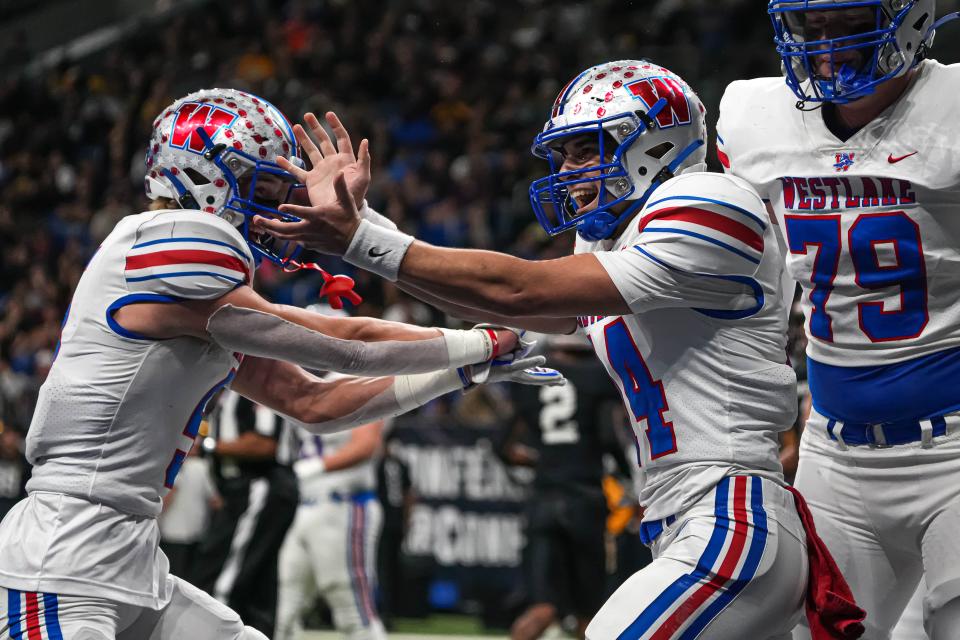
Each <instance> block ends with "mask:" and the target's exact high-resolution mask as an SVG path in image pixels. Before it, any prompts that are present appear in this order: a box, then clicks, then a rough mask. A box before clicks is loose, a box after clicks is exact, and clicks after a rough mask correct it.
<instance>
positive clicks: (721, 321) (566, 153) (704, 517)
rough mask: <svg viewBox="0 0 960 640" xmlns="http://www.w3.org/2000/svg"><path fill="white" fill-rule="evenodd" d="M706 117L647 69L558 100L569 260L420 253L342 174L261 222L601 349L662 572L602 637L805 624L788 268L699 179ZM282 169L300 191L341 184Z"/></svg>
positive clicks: (750, 202)
mask: <svg viewBox="0 0 960 640" xmlns="http://www.w3.org/2000/svg"><path fill="white" fill-rule="evenodd" d="M704 114H705V110H704V108H703V106H702V104H701V102H700V100H699V99H698V98H697V96H696V95H695V94H694V92H693V91H692V90H691V89H690V87H689V86H687V84H686V83H685V82H684V81H683V80H682V79H680V78H679V77H678V76H676V75H675V74H673V73H671V72H670V71H668V70H666V69H663V68H661V67H659V66H657V65H654V64H651V63H649V62H644V61H633V60H626V61H619V62H610V63H606V64H602V65H599V66H596V67H592V68H590V69H587V70H585V71H583V72H582V73H581V74H579V75H578V76H577V77H576V78H574V79H573V80H572V81H571V82H569V83H568V84H567V85H566V86H565V87H564V89H563V90H562V91H561V92H560V95H559V96H558V97H557V100H556V102H555V103H554V105H553V109H552V112H551V114H550V118H549V119H548V121H547V124H546V126H545V127H544V131H543V133H541V134H540V135H538V136H537V138H536V141H535V145H534V152H535V153H536V154H537V155H539V156H541V157H543V158H545V159H546V160H547V161H548V162H549V163H550V167H551V172H550V175H548V176H547V177H545V178H543V179H541V180H538V181H536V182H534V183H533V185H532V186H531V200H532V203H533V206H534V208H535V210H536V213H537V215H538V217H539V219H540V221H541V223H542V224H543V226H544V227H545V228H546V230H547V231H548V232H550V233H558V232H561V231H564V230H567V229H572V228H576V229H577V232H578V237H577V244H576V249H575V255H573V256H570V257H565V258H561V259H557V260H547V261H524V260H520V259H517V258H514V257H511V256H508V255H505V254H499V253H492V252H485V251H470V250H457V249H441V248H438V247H434V246H431V245H428V244H425V243H422V242H415V241H414V238H412V237H410V236H407V235H405V234H403V233H400V232H399V231H397V230H396V228H395V227H393V225H392V224H391V223H389V221H386V220H385V219H383V218H382V217H380V216H379V214H376V213H375V212H373V211H371V210H370V208H369V207H368V206H366V205H364V206H362V207H360V210H359V211H358V210H357V208H356V205H355V203H354V202H353V199H352V194H351V193H350V191H351V190H350V189H348V183H349V182H350V181H349V180H348V179H347V178H346V177H344V176H337V177H336V178H335V179H334V184H335V186H336V189H337V191H338V193H339V194H340V195H339V198H338V202H336V203H332V204H331V203H329V202H324V201H322V200H320V199H317V198H311V202H312V203H313V205H314V206H311V207H299V206H290V207H287V208H285V209H284V210H285V211H287V212H288V213H292V214H295V215H297V216H298V217H301V218H303V220H302V221H300V222H293V223H290V222H283V221H276V220H273V221H272V220H266V219H260V218H258V219H256V220H255V223H254V224H255V225H258V226H259V227H260V228H263V229H266V230H269V231H270V232H271V233H273V234H274V235H275V237H276V238H278V239H279V240H285V241H296V242H301V243H304V244H306V245H308V246H311V247H313V248H316V249H319V250H321V251H327V252H332V253H338V254H343V255H344V257H345V259H346V260H347V261H349V262H351V263H353V264H355V265H357V266H360V267H363V268H365V269H368V270H370V271H373V272H375V273H378V274H380V275H382V276H384V277H386V278H388V279H390V280H394V281H397V282H398V283H399V284H400V286H401V287H402V288H405V289H407V290H408V291H411V292H412V293H414V294H415V295H419V296H420V297H421V298H423V299H425V300H427V301H431V302H434V303H435V304H437V305H438V306H440V307H442V308H445V309H447V310H449V311H453V312H458V313H461V314H462V315H464V316H466V317H478V318H483V319H486V320H490V321H493V320H501V321H502V320H503V316H508V317H509V318H510V322H512V323H514V324H516V325H518V326H523V327H527V328H532V329H538V330H541V331H547V332H553V333H569V332H572V331H575V330H578V328H579V330H581V331H583V332H585V333H586V335H587V336H589V338H590V340H591V342H592V343H593V347H594V350H595V351H596V353H597V355H598V357H599V358H600V360H601V361H602V362H603V364H604V365H605V367H606V369H607V371H608V373H609V374H610V376H611V377H612V379H613V381H614V383H615V384H616V385H617V387H618V388H619V389H620V391H621V393H622V395H623V397H624V401H625V403H626V406H627V409H628V413H629V415H630V416H631V418H632V422H633V427H634V433H635V436H636V441H637V446H638V456H639V461H640V464H641V468H642V470H643V475H644V483H643V487H642V490H641V494H640V499H641V502H642V503H643V505H644V506H645V508H646V511H645V518H644V522H643V525H642V535H643V537H644V539H645V541H646V542H647V543H648V544H650V545H651V546H652V549H653V552H654V557H655V560H654V562H653V563H652V564H651V565H650V566H648V567H647V568H645V569H644V570H642V571H641V572H639V573H637V574H635V575H634V576H632V577H631V578H630V579H629V580H627V581H626V582H625V583H624V584H623V585H622V586H621V587H620V588H619V589H618V590H617V592H616V593H614V595H613V596H612V597H611V598H610V599H609V600H608V601H607V603H606V604H605V605H604V606H603V607H602V608H601V610H600V611H599V612H598V613H597V615H596V617H595V618H594V619H593V621H592V622H591V623H590V625H589V626H588V628H587V631H586V637H588V638H590V639H591V640H608V639H613V638H632V639H640V638H643V639H650V638H657V639H667V638H674V639H676V638H694V637H697V636H700V635H701V634H702V636H703V637H709V638H715V639H721V640H723V639H729V640H733V639H737V640H739V639H742V638H757V639H778V640H780V639H783V638H789V634H790V630H791V629H792V628H793V626H794V625H795V624H796V623H797V621H798V620H799V618H800V616H801V611H802V605H803V602H804V594H805V589H806V586H807V575H808V572H807V560H808V554H807V545H806V543H805V540H806V533H805V529H804V526H803V525H802V523H801V519H800V517H799V515H798V509H797V507H796V505H795V500H794V496H792V495H791V493H790V492H789V491H788V490H787V489H786V488H785V487H784V482H783V478H782V473H781V468H780V464H779V461H778V457H777V432H779V431H781V430H784V429H786V428H787V427H788V426H789V425H790V424H791V423H792V421H793V418H794V414H795V404H796V403H795V399H794V398H795V395H794V394H795V378H794V375H793V371H792V369H791V368H790V367H789V366H788V365H787V364H786V362H785V355H784V347H785V345H784V342H785V330H786V307H785V303H784V301H783V299H782V297H781V295H780V290H781V287H782V284H783V283H782V282H781V277H782V275H783V266H782V263H781V261H782V258H781V256H780V254H779V252H778V250H777V243H776V239H775V236H774V235H773V230H772V225H770V224H769V223H768V222H767V220H766V212H765V210H764V207H763V203H762V202H761V200H760V198H759V197H758V196H757V194H756V192H755V191H754V190H753V189H752V188H751V187H750V186H749V185H748V184H747V183H746V182H744V181H742V180H740V179H738V178H734V177H730V176H724V175H721V174H709V173H703V172H701V171H700V170H701V169H702V168H703V165H702V162H703V159H704V155H705V147H704V143H705V140H706V127H705V121H704ZM328 118H329V119H331V121H332V122H333V121H334V120H333V116H332V114H330V115H328ZM307 122H308V124H311V122H313V123H316V121H315V120H313V121H311V120H310V119H309V118H308V120H307ZM316 125H317V126H312V125H311V128H312V129H313V130H314V132H315V134H316V135H317V136H318V137H319V138H320V139H321V140H324V139H325V138H326V135H325V134H324V133H323V131H322V129H321V128H320V127H319V123H316ZM301 142H302V143H303V144H304V146H307V144H308V141H306V140H301ZM327 145H328V148H329V149H331V150H332V145H330V144H329V140H327ZM281 163H282V164H283V165H284V166H285V168H287V169H288V170H289V171H291V172H292V173H294V175H296V176H297V178H298V179H299V180H302V181H305V182H306V183H307V184H308V185H309V184H311V183H313V182H322V181H324V180H328V179H329V178H330V176H328V175H321V173H319V172H316V175H311V173H314V172H306V171H303V170H301V169H298V168H297V167H294V166H293V165H290V164H289V163H287V162H284V161H281ZM818 551H819V550H816V552H818ZM813 553H815V550H813V549H811V554H813ZM818 557H822V556H818ZM831 577H836V576H831ZM839 580H841V581H842V578H840V579H839ZM812 583H815V584H817V585H820V584H823V583H821V582H820V577H818V578H817V579H816V580H814V581H812ZM841 591H842V588H841ZM841 617H842V616H841ZM851 622H852V621H849V620H847V621H845V622H844V623H842V624H847V623H851ZM852 624H853V625H854V626H855V625H856V623H855V622H852ZM851 637H852V636H851Z"/></svg>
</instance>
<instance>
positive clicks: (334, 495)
mask: <svg viewBox="0 0 960 640" xmlns="http://www.w3.org/2000/svg"><path fill="white" fill-rule="evenodd" d="M329 497H330V501H331V502H354V503H357V504H363V503H365V502H369V501H370V500H374V499H376V497H377V494H376V493H374V492H373V491H358V492H357V493H344V492H342V491H331V492H330V494H329ZM323 502H325V501H324V500H323V499H322V498H304V497H302V496H301V498H300V504H301V505H302V506H305V507H309V506H312V505H315V504H321V503H323Z"/></svg>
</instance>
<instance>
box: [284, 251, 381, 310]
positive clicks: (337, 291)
mask: <svg viewBox="0 0 960 640" xmlns="http://www.w3.org/2000/svg"><path fill="white" fill-rule="evenodd" d="M302 269H306V270H308V271H316V272H317V273H319V274H320V277H321V278H323V286H322V287H320V293H319V294H318V295H317V297H318V298H320V299H321V300H322V299H323V298H324V297H326V298H327V300H328V301H329V303H330V306H331V307H332V308H334V309H343V299H344V298H346V299H347V301H348V302H349V303H350V304H352V305H353V306H357V305H358V304H360V303H361V302H363V298H361V297H360V294H359V293H357V292H356V291H354V290H353V288H354V287H355V286H356V283H354V281H353V278H351V277H350V276H345V275H343V274H337V275H332V274H330V273H328V272H327V271H326V270H325V269H323V268H322V267H321V266H320V265H318V264H317V263H316V262H300V261H298V260H289V261H288V262H287V263H286V264H285V265H284V266H283V271H284V273H295V272H297V271H300V270H302Z"/></svg>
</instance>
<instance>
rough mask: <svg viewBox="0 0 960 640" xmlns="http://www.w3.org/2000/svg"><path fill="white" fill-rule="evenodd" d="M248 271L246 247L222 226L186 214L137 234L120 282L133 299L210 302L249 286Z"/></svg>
mask: <svg viewBox="0 0 960 640" xmlns="http://www.w3.org/2000/svg"><path fill="white" fill-rule="evenodd" d="M167 216H169V217H167ZM188 216H189V217H188ZM254 268H255V266H254V260H253V255H252V254H251V253H250V249H249V247H248V246H247V243H246V242H245V241H244V240H243V238H242V237H241V236H240V234H239V232H237V231H236V230H235V229H234V228H233V227H231V226H230V225H229V224H228V223H227V222H226V221H225V220H222V219H220V218H217V217H215V216H213V215H211V214H202V213H199V212H197V213H194V212H188V213H184V214H180V215H178V216H176V217H174V216H173V215H170V214H166V215H159V216H157V218H155V219H153V220H151V221H150V222H148V223H146V224H144V225H143V226H142V227H141V228H140V229H139V231H138V234H137V239H136V241H135V242H134V244H133V246H132V247H131V248H130V250H129V251H128V252H127V255H126V263H125V265H124V278H125V279H126V283H127V288H128V289H129V290H130V291H131V292H134V293H153V294H160V295H167V296H172V297H175V298H186V299H200V300H210V299H213V298H218V297H220V296H222V295H224V294H225V293H228V292H229V291H231V290H232V289H234V288H235V287H237V286H239V285H241V284H250V283H251V282H252V279H253V271H254Z"/></svg>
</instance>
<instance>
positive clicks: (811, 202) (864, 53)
mask: <svg viewBox="0 0 960 640" xmlns="http://www.w3.org/2000/svg"><path fill="white" fill-rule="evenodd" d="M769 12H770V15H771V16H772V18H773V23H774V26H775V29H776V41H777V47H778V50H779V52H780V55H781V56H782V58H783V68H784V73H785V75H786V83H784V81H783V78H759V79H755V80H748V81H740V82H734V83H733V84H731V85H730V86H729V87H728V88H727V90H726V94H725V95H724V98H723V101H722V103H721V114H720V123H719V125H718V134H719V138H720V140H721V141H722V142H720V143H718V148H719V150H720V160H721V162H722V163H723V164H724V165H725V166H726V168H727V170H728V172H729V173H730V174H732V175H735V176H738V177H741V178H743V179H745V180H747V181H749V182H750V183H751V184H752V185H753V186H754V187H755V188H756V189H757V191H758V192H759V193H760V194H761V195H762V196H763V197H764V198H765V199H767V200H768V201H769V203H770V206H771V207H772V210H773V212H774V214H775V218H776V220H775V221H776V223H777V227H778V229H779V233H780V235H781V236H782V238H783V242H784V243H785V245H786V247H787V254H786V259H787V268H788V269H789V271H790V275H791V276H793V278H795V279H796V280H797V281H799V282H800V284H801V285H802V287H803V309H804V314H805V316H806V333H807V337H808V347H807V355H808V367H807V370H808V372H809V380H810V391H811V394H812V399H813V410H812V411H811V414H810V419H809V420H808V421H807V423H806V431H805V433H804V434H803V439H802V444H801V449H800V466H799V471H798V473H797V478H796V485H797V487H798V488H799V489H800V490H801V491H802V492H803V494H804V495H805V496H806V497H807V499H808V500H809V503H810V508H811V510H812V512H813V514H814V517H815V518H816V523H817V528H818V530H819V531H820V533H821V535H822V536H823V540H824V541H825V542H826V543H827V545H828V546H829V548H830V550H831V552H832V553H833V554H834V556H835V557H836V559H837V563H838V564H839V566H840V568H841V569H842V570H843V573H844V575H845V576H846V578H847V579H848V580H849V583H850V587H851V589H852V590H853V594H854V595H855V596H856V598H857V600H858V602H859V603H860V604H861V605H863V606H864V608H865V609H866V610H867V620H866V627H867V631H866V637H868V638H877V639H879V640H883V639H884V638H888V637H890V631H891V628H892V627H893V625H894V624H895V623H896V621H897V618H898V617H899V615H900V613H901V611H902V610H903V608H904V605H905V603H906V602H907V600H908V598H909V597H910V594H911V593H913V591H914V589H915V588H916V585H917V582H918V580H919V579H920V577H921V574H922V573H924V572H925V574H926V585H927V588H926V593H925V597H924V610H925V612H924V617H925V627H926V630H927V633H928V634H929V635H930V636H931V637H932V638H934V639H935V640H942V639H945V638H957V637H960V636H958V633H960V538H958V537H957V525H958V523H960V439H958V438H960V436H958V434H957V426H958V424H960V416H958V415H957V411H958V410H960V393H958V391H957V382H956V371H957V368H958V367H960V326H958V324H957V313H958V310H960V250H958V246H960V245H958V238H960V218H958V216H957V211H958V209H960V151H958V146H957V130H956V122H957V119H956V112H957V108H958V105H960V101H958V98H957V95H958V94H957V87H958V86H960V67H958V66H956V65H952V66H944V65H941V64H939V63H938V62H936V61H934V60H927V59H925V57H926V54H927V52H928V50H929V47H930V45H931V43H932V41H933V36H934V30H935V29H936V27H937V26H939V23H936V22H934V16H935V6H934V0H870V1H863V0H857V1H834V0H809V1H804V2H797V1H794V2H788V1H780V0H776V1H774V2H770V4H769ZM950 17H951V16H947V19H949V18H950ZM941 22H942V21H941ZM798 633H799V632H798Z"/></svg>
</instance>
